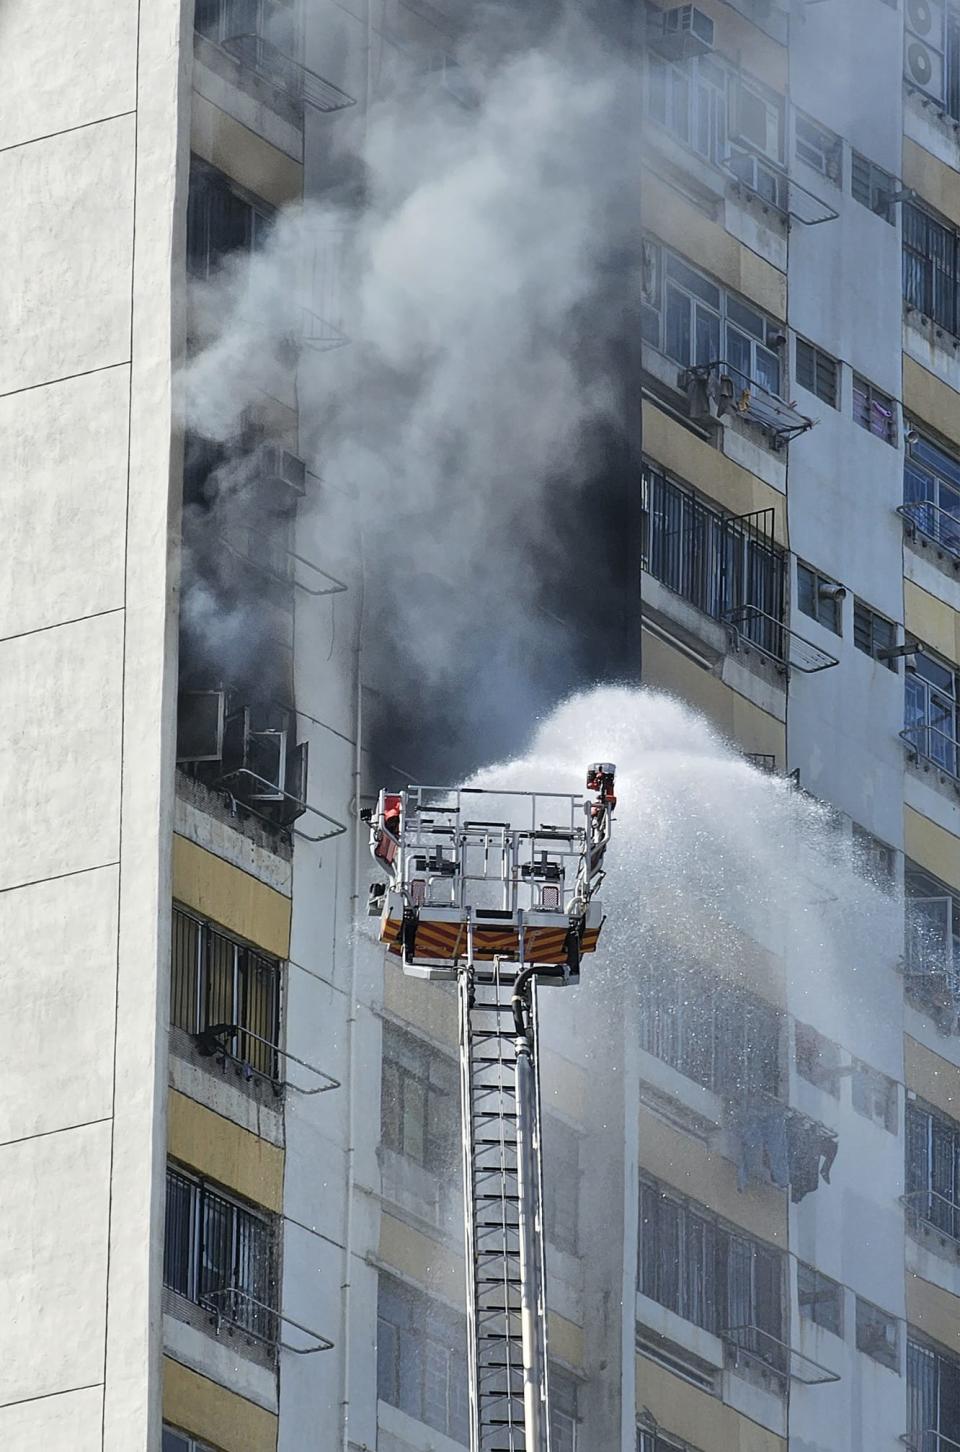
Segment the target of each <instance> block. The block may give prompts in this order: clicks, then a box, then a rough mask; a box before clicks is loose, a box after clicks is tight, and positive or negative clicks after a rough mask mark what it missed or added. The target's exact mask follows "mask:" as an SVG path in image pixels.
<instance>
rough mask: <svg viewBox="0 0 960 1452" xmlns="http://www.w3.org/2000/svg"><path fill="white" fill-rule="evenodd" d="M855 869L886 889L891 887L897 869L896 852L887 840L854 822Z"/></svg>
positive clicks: (875, 884)
mask: <svg viewBox="0 0 960 1452" xmlns="http://www.w3.org/2000/svg"><path fill="white" fill-rule="evenodd" d="M850 830H851V837H852V842H853V865H854V869H855V870H856V871H857V872H858V873H859V874H860V876H861V877H865V878H866V879H867V880H868V881H869V882H872V883H873V884H874V886H875V887H879V888H881V889H882V890H884V891H886V890H888V889H889V888H890V886H891V884H892V882H893V878H894V872H895V870H896V853H895V852H894V850H893V848H892V847H888V846H887V844H886V842H881V841H880V839H879V837H874V836H873V834H872V833H871V832H868V831H866V829H865V828H864V827H860V826H858V824H857V823H856V822H854V823H853V824H852V826H851V829H850Z"/></svg>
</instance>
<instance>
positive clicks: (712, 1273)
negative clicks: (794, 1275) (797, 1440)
mask: <svg viewBox="0 0 960 1452" xmlns="http://www.w3.org/2000/svg"><path fill="white" fill-rule="evenodd" d="M639 1267H640V1275H639V1290H640V1292H641V1294H642V1295H644V1296H649V1297H650V1299H651V1300H654V1301H657V1302H658V1303H659V1304H660V1305H661V1306H666V1307H667V1309H668V1310H671V1311H674V1312H675V1313H676V1314H677V1315H678V1316H682V1317H683V1318H684V1320H687V1321H693V1322H694V1323H695V1324H696V1325H697V1326H701V1327H702V1328H703V1329H704V1330H705V1331H710V1332H712V1333H713V1334H714V1335H717V1336H719V1335H723V1334H725V1333H727V1332H736V1333H737V1342H738V1344H740V1345H741V1346H743V1347H745V1348H746V1349H747V1350H749V1351H752V1352H753V1353H754V1354H755V1355H758V1356H760V1357H762V1358H763V1359H764V1360H767V1359H768V1358H772V1362H773V1363H774V1364H776V1363H777V1362H778V1361H779V1353H778V1352H777V1351H776V1349H775V1343H779V1342H780V1341H781V1338H782V1335H783V1298H782V1279H783V1255H782V1253H781V1252H780V1251H777V1250H774V1249H772V1248H771V1247H769V1246H765V1245H761V1244H760V1242H759V1241H755V1240H753V1239H751V1238H750V1237H749V1236H746V1235H743V1234H741V1233H740V1232H739V1231H736V1230H733V1229H732V1228H730V1227H728V1226H726V1225H724V1224H722V1223H721V1222H720V1221H718V1219H717V1218H716V1216H714V1215H713V1214H712V1213H711V1212H710V1211H709V1210H707V1209H705V1208H704V1207H703V1206H701V1205H694V1204H693V1203H692V1202H690V1201H688V1200H686V1199H684V1198H683V1197H681V1196H679V1195H676V1194H675V1193H674V1192H673V1191H672V1190H669V1189H668V1188H667V1187H666V1186H665V1185H661V1184H659V1183H658V1182H657V1181H655V1180H649V1179H647V1178H646V1177H644V1178H643V1179H641V1182H640V1257H639ZM754 1333H757V1334H754Z"/></svg>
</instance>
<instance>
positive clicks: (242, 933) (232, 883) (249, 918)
mask: <svg viewBox="0 0 960 1452" xmlns="http://www.w3.org/2000/svg"><path fill="white" fill-rule="evenodd" d="M173 895H174V897H175V898H176V900H177V902H182V903H183V905H184V907H188V908H193V909H194V911H195V912H198V913H201V914H202V915H203V917H205V918H210V920H211V921H212V922H215V923H219V924H220V926H221V927H224V928H226V929H227V931H228V932H231V933H236V935H237V936H238V937H240V938H246V939H247V941H248V942H250V943H254V944H256V946H257V947H258V948H264V949H265V950H266V951H267V952H268V953H274V954H276V956H277V957H278V958H286V956H287V954H288V953H289V951H290V899H289V898H288V897H284V895H283V893H282V892H277V890H276V889H275V888H273V887H268V886H267V884H266V883H265V882H260V881H258V879H257V878H255V877H252V876H251V875H250V873H249V872H244V871H243V870H242V869H241V868H239V867H234V865H233V863H232V862H224V860H223V858H222V857H216V856H214V854H213V853H212V852H207V851H206V849H205V848H203V847H198V846H197V844H196V842H191V841H189V840H188V838H186V837H181V836H180V835H179V834H175V835H174V838H173Z"/></svg>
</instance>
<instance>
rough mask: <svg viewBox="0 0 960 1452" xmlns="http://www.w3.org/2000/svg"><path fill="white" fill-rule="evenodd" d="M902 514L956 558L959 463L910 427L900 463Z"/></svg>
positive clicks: (959, 545)
mask: <svg viewBox="0 0 960 1452" xmlns="http://www.w3.org/2000/svg"><path fill="white" fill-rule="evenodd" d="M903 504H904V510H903V512H904V514H905V516H906V518H907V519H909V520H910V521H911V523H912V524H914V525H916V527H917V528H918V529H920V530H921V531H922V532H923V533H924V534H925V535H927V536H928V537H929V538H930V539H934V540H936V542H937V544H939V545H941V546H942V547H943V548H944V549H946V550H949V552H950V554H952V555H953V556H954V558H960V460H958V459H957V458H956V457H955V456H954V455H953V454H950V453H948V452H947V450H946V449H943V448H941V447H940V446H939V445H938V444H935V443H934V442H933V440H932V439H929V438H924V437H923V436H922V435H921V434H920V433H918V431H917V429H916V428H915V427H913V426H912V425H911V427H910V429H909V431H908V433H907V452H906V455H905V457H904V461H903Z"/></svg>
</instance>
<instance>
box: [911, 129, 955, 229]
mask: <svg viewBox="0 0 960 1452" xmlns="http://www.w3.org/2000/svg"><path fill="white" fill-rule="evenodd" d="M903 184H904V186H908V187H913V189H914V191H917V192H919V193H920V196H921V197H922V198H923V200H924V201H925V202H929V203H930V205H931V207H935V208H936V209H937V211H938V212H942V213H943V215H944V216H945V217H949V218H950V220H951V221H952V222H956V223H960V174H958V173H957V172H956V171H954V169H953V167H952V166H947V164H946V163H945V162H943V161H941V160H940V158H939V157H937V156H934V154H933V152H932V151H927V150H926V148H925V147H923V146H918V145H917V143H916V142H915V141H911V139H910V138H909V137H908V136H905V137H904V138H903Z"/></svg>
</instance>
